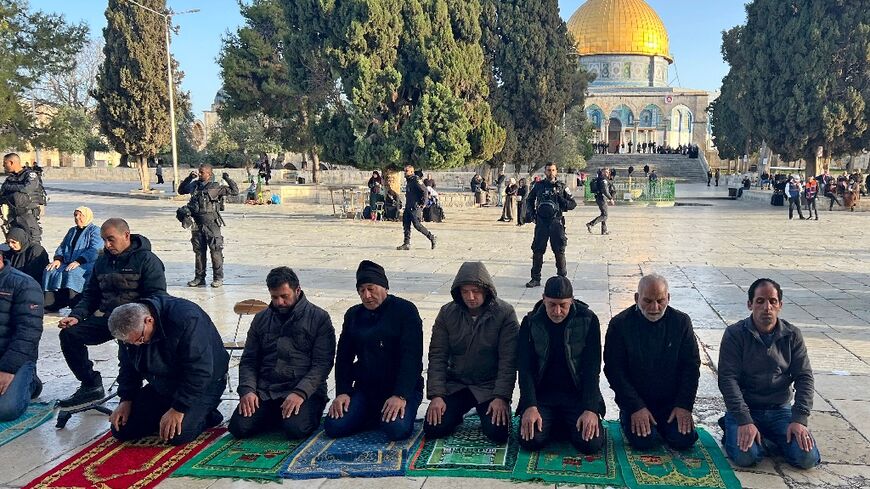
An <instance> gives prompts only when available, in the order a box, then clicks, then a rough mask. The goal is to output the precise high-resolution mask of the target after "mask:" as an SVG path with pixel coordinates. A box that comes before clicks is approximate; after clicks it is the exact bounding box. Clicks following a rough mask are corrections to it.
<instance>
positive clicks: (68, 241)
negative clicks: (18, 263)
mask: <svg viewBox="0 0 870 489" xmlns="http://www.w3.org/2000/svg"><path fill="white" fill-rule="evenodd" d="M73 217H74V219H75V226H73V227H71V228H70V230H69V231H68V232H67V233H66V237H64V238H63V241H61V243H60V246H58V247H57V251H55V252H54V261H52V262H51V263H50V264H48V266H47V267H43V268H44V269H45V271H44V272H45V273H44V274H43V276H42V285H43V287H44V289H45V310H46V311H49V312H57V311H59V310H60V309H62V308H64V307H66V306H73V305H74V304H75V302H76V301H75V299H76V296H78V295H79V294H80V293H81V291H82V290H83V289H84V288H85V284H86V283H87V281H88V278H90V275H91V269H92V268H93V267H94V262H95V261H96V260H97V254H98V253H99V252H100V250H102V249H103V238H102V237H101V236H100V228H99V227H97V226H95V225H94V224H93V220H94V213H93V212H91V210H90V209H89V208H87V207H79V208H78V209H76V210H75V212H74V213H73Z"/></svg>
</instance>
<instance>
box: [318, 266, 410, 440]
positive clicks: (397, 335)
mask: <svg viewBox="0 0 870 489" xmlns="http://www.w3.org/2000/svg"><path fill="white" fill-rule="evenodd" d="M389 289H390V284H389V282H388V281H387V275H386V273H385V272H384V268H383V267H382V266H380V265H378V264H377V263H374V262H371V261H369V260H363V261H362V262H360V264H359V268H357V271H356V290H357V293H358V294H359V297H360V300H361V301H362V304H358V305H356V306H353V307H351V308H350V309H348V310H347V312H346V313H345V315H344V324H343V326H342V328H341V336H339V339H338V351H337V353H336V357H335V393H336V397H335V400H334V401H333V402H332V405H331V406H330V407H329V416H328V417H327V419H326V421H325V422H324V425H323V428H324V431H325V432H326V435H327V436H329V437H332V438H340V437H345V436H350V435H353V434H355V433H358V432H360V431H365V430H369V429H379V430H380V431H382V432H383V433H384V434H385V435H386V436H387V437H388V438H389V439H390V440H404V439H406V438H408V437H409V436H411V433H412V432H413V430H414V419H415V418H416V416H417V408H418V407H420V402H421V401H422V399H423V376H422V373H423V320H422V319H421V318H420V313H419V312H418V311H417V307H416V306H415V305H414V304H412V303H411V302H409V301H406V300H405V299H400V298H398V297H396V296H394V295H391V294H389Z"/></svg>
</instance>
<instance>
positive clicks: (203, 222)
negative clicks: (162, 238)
mask: <svg viewBox="0 0 870 489" xmlns="http://www.w3.org/2000/svg"><path fill="white" fill-rule="evenodd" d="M212 172H213V170H212V167H211V165H209V164H207V163H203V164H202V165H199V178H196V176H197V173H196V172H191V173H190V175H188V177H187V178H185V179H184V181H183V182H181V185H179V186H178V194H179V195H184V194H190V201H189V202H188V203H187V208H188V209H189V210H190V215H191V217H193V226H192V227H191V228H190V242H191V243H192V244H193V253H194V255H196V256H195V265H194V267H195V275H194V278H193V280H191V281H190V282H188V283H187V286H188V287H201V286H203V285H205V263H206V250H208V251H210V252H211V267H212V275H211V279H212V282H211V286H212V287H220V286H222V285H223V283H224V251H223V250H224V237H223V236H222V235H221V226H223V225H224V220H223V218H221V215H220V210H221V209H220V206H221V204H222V202H223V198H224V197H226V196H228V195H239V186H238V185H236V182H234V181H233V179H232V178H230V174H229V173H227V172H224V174H223V178H224V181H226V182H227V184H226V185H221V184H220V183H218V182H212V181H211V177H212Z"/></svg>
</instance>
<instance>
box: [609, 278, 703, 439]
mask: <svg viewBox="0 0 870 489" xmlns="http://www.w3.org/2000/svg"><path fill="white" fill-rule="evenodd" d="M670 300H671V295H670V293H669V292H668V282H667V280H665V278H664V277H662V276H661V275H656V274H650V275H646V276H644V277H643V278H642V279H640V283H639V284H638V285H637V293H635V294H634V301H635V304H634V305H633V306H631V307H629V308H628V309H625V310H624V311H622V312H621V313H619V314H617V315H616V316H615V317H614V318H613V319H611V320H610V326H609V327H608V328H607V337H606V340H605V342H604V375H606V376H607V380H608V381H609V382H610V387H611V389H613V391H614V392H615V393H616V404H617V405H618V406H619V420H620V422H621V423H622V432H623V433H625V437H626V438H627V439H628V442H629V443H630V444H631V446H632V447H634V448H635V449H636V450H648V449H650V448H653V446H654V445H655V443H656V441H657V438H656V437H655V436H654V434H653V433H654V432H658V434H659V436H660V437H661V438H662V439H663V440H664V441H665V443H667V444H668V446H670V447H671V448H674V449H676V450H686V449H688V448H690V447H691V446H692V445H694V443H695V442H696V441H697V440H698V434H697V433H696V432H695V429H694V422H693V421H692V408H693V406H694V404H695V395H696V394H697V392H698V379H699V378H700V376H701V370H700V369H701V357H700V355H699V353H698V343H697V342H696V341H695V332H694V330H693V329H692V320H691V319H690V318H689V316H687V315H686V314H684V313H682V312H680V311H678V310H676V309H674V308H673V307H670V306H668V303H669V302H670Z"/></svg>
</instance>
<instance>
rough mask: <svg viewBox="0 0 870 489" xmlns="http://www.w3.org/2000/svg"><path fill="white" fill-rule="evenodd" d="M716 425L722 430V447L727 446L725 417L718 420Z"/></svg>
mask: <svg viewBox="0 0 870 489" xmlns="http://www.w3.org/2000/svg"><path fill="white" fill-rule="evenodd" d="M716 424H718V425H719V427H720V428H722V445H725V416H722V417H720V418H719V419H718V420H716Z"/></svg>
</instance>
